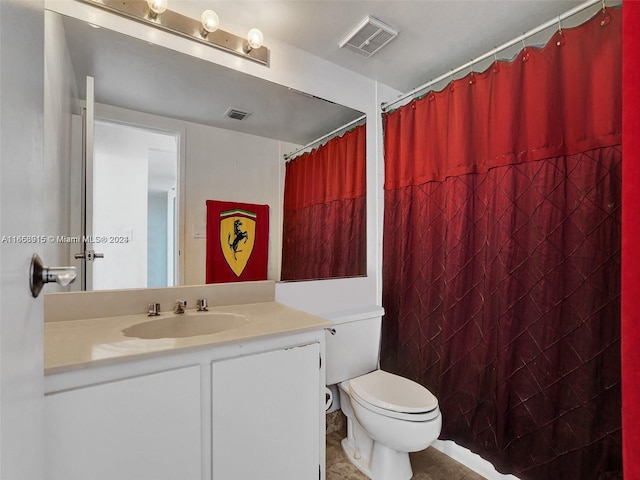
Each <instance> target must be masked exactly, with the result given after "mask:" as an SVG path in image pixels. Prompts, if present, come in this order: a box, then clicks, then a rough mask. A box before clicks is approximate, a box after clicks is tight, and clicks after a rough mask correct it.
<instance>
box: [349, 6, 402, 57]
mask: <svg viewBox="0 0 640 480" xmlns="http://www.w3.org/2000/svg"><path fill="white" fill-rule="evenodd" d="M397 36H398V30H396V29H395V28H393V27H390V26H389V25H387V24H386V23H384V22H382V21H380V20H378V19H377V18H375V17H372V16H368V17H367V18H365V19H364V20H362V21H361V22H360V23H359V24H358V25H357V26H356V27H355V28H354V29H353V30H351V32H349V34H348V35H347V36H346V37H344V39H343V40H342V41H341V42H340V48H348V49H349V50H353V51H354V52H358V53H359V54H360V55H364V56H365V57H370V56H371V55H373V54H374V53H376V52H377V51H378V50H380V49H381V48H382V47H384V46H385V45H386V44H387V43H389V42H390V41H391V40H393V39H394V38H396V37H397Z"/></svg>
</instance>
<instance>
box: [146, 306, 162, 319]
mask: <svg viewBox="0 0 640 480" xmlns="http://www.w3.org/2000/svg"><path fill="white" fill-rule="evenodd" d="M147 313H148V314H149V316H150V317H157V316H158V315H160V304H159V303H150V304H149V308H148V309H147Z"/></svg>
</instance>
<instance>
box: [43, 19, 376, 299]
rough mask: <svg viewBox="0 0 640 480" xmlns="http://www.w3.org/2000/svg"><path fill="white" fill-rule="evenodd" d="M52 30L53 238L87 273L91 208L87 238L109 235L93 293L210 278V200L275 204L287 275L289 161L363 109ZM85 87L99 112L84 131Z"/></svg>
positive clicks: (58, 27)
mask: <svg viewBox="0 0 640 480" xmlns="http://www.w3.org/2000/svg"><path fill="white" fill-rule="evenodd" d="M45 33H46V36H45V39H46V40H45V55H46V63H47V68H46V74H47V79H46V81H45V84H46V87H45V89H46V91H45V116H46V118H45V148H46V149H47V151H48V153H47V156H48V161H51V164H52V165H53V167H51V168H52V175H51V176H52V178H51V182H52V185H50V186H48V190H49V191H50V192H52V197H53V199H52V204H51V206H50V209H51V211H52V215H51V218H53V219H54V220H55V221H53V220H52V221H50V226H49V228H50V229H51V230H52V231H51V232H47V233H50V234H52V235H54V236H55V237H56V239H57V242H56V248H58V249H59V251H60V255H59V257H62V258H63V259H64V256H66V258H68V259H69V262H70V263H71V264H74V265H76V266H77V267H78V268H81V265H82V262H84V260H82V259H76V258H74V257H75V256H77V255H78V254H79V253H82V251H83V246H82V245H81V243H77V242H76V241H74V239H76V238H77V236H78V235H81V233H82V228H81V225H82V218H83V216H86V215H87V214H89V217H90V218H89V219H88V220H87V222H88V224H89V225H90V228H89V229H88V230H87V232H85V233H90V234H91V235H92V236H93V238H94V239H95V238H98V237H99V238H101V240H100V242H98V243H94V244H93V245H92V246H91V247H92V249H93V251H94V252H95V253H101V254H103V255H104V258H97V259H94V260H93V262H92V270H93V272H87V276H89V275H91V276H92V278H91V279H89V280H88V282H87V285H88V289H121V288H144V287H153V286H168V285H194V284H204V283H205V267H206V265H205V257H206V222H207V217H206V202H207V200H222V201H232V202H247V203H254V204H262V205H264V204H266V205H269V210H270V217H269V253H268V255H269V261H268V265H269V266H268V278H269V279H272V280H280V272H281V264H280V262H281V259H282V243H283V240H282V222H283V211H282V210H283V188H284V176H285V162H284V159H283V157H284V155H285V154H288V153H290V152H293V151H295V150H297V149H298V148H300V147H301V146H305V145H307V144H309V143H311V142H314V141H315V140H317V139H319V138H321V137H323V136H324V135H326V134H328V133H330V132H335V135H338V136H340V135H342V134H344V132H346V131H347V130H348V129H350V128H353V126H355V125H357V122H358V121H359V122H360V123H362V122H364V121H366V119H364V115H363V113H362V112H359V111H357V110H354V109H352V108H349V107H346V106H343V105H338V104H336V103H333V102H330V101H326V100H323V99H320V98H317V97H314V96H312V95H309V94H306V93H304V92H300V91H296V90H293V89H290V88H287V87H285V86H282V85H277V84H275V83H272V82H268V81H266V80H263V79H259V78H257V77H254V76H251V75H248V74H243V73H241V72H239V71H236V70H232V69H229V68H226V67H223V66H219V65H216V64H213V63H211V62H208V61H205V60H202V59H199V58H196V57H193V56H189V55H185V54H182V53H179V52H176V51H173V50H170V49H167V48H164V47H161V46H158V45H154V44H151V43H148V42H146V41H142V40H139V39H136V38H133V37H129V36H126V35H123V34H121V33H118V32H114V31H110V30H108V29H105V28H96V27H95V26H93V25H90V24H87V23H85V22H82V21H80V20H77V19H74V18H70V17H66V16H63V15H59V14H57V13H55V12H51V11H47V12H46V17H45ZM87 77H91V78H92V79H93V81H92V87H91V86H89V87H87V85H90V83H87V81H86V78H87ZM87 89H92V90H93V96H94V100H95V107H94V112H93V115H94V117H95V118H94V122H93V124H92V125H93V127H92V129H91V130H90V131H89V132H88V133H87V131H86V130H85V133H84V134H83V119H82V111H83V109H84V108H85V106H86V104H85V99H86V98H87V96H88V95H89V96H90V95H91V92H90V91H87ZM243 116H244V118H243V119H240V118H239V117H243ZM363 119H364V120H363ZM343 126H348V127H346V128H345V129H344V130H342V131H341V128H342V127H343ZM87 135H89V136H92V137H93V140H94V148H93V163H92V166H91V168H90V169H89V170H88V171H87V172H84V171H83V170H84V168H83V164H84V161H85V160H83V159H82V147H81V146H82V143H83V138H84V140H85V141H86V138H87ZM47 145H48V146H47ZM85 173H87V178H86V179H85ZM336 174H337V175H339V174H340V173H339V172H336ZM64 176H68V178H69V180H68V181H67V180H66V179H64V178H61V177H64ZM56 177H58V178H56ZM67 182H68V185H67ZM65 187H67V188H65ZM85 189H86V190H87V194H86V195H87V197H88V201H87V205H86V207H85V206H83V204H82V202H81V199H82V197H83V195H84V193H83V192H84V190H85ZM67 192H68V195H67ZM58 207H59V208H58ZM87 212H88V213H87ZM363 215H364V212H363ZM362 223H363V224H364V222H362ZM364 233H365V232H363V234H364ZM65 236H66V237H68V238H65ZM362 258H363V261H364V262H366V260H365V259H364V258H365V255H362ZM87 263H88V262H87ZM359 271H360V272H362V274H364V273H365V272H366V265H364V264H363V265H361V268H360V269H359ZM301 279H303V278H299V279H296V278H293V279H292V280H301ZM76 288H77V287H76Z"/></svg>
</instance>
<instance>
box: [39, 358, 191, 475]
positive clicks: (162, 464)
mask: <svg viewBox="0 0 640 480" xmlns="http://www.w3.org/2000/svg"><path fill="white" fill-rule="evenodd" d="M201 429H202V425H201V408H200V367H199V366H193V367H187V368H181V369H178V370H172V371H168V372H161V373H155V374H151V375H145V376H141V377H136V378H131V379H127V380H119V381H115V382H110V383H105V384H102V385H96V386H91V387H86V388H80V389H77V390H70V391H66V392H61V393H56V394H50V395H47V396H46V397H45V468H46V470H45V471H46V475H45V477H46V478H47V479H48V480H89V479H91V480H177V479H180V480H201V478H202V474H201V472H202V466H201V442H202V433H201Z"/></svg>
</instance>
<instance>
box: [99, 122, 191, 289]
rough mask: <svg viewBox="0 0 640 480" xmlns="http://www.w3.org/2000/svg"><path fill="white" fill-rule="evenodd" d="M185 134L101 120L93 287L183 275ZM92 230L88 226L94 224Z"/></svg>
mask: <svg viewBox="0 0 640 480" xmlns="http://www.w3.org/2000/svg"><path fill="white" fill-rule="evenodd" d="M178 142H179V134H177V133H167V132H160V131H157V130H152V129H148V128H144V127H141V126H133V125H127V124H123V123H114V122H109V121H104V120H96V121H95V124H94V151H93V188H92V189H87V190H88V191H91V190H92V191H93V199H92V200H93V201H92V209H91V211H88V212H87V215H88V216H87V224H88V225H91V226H92V228H91V236H92V238H93V240H94V242H93V245H94V249H95V251H96V252H100V253H102V254H104V258H101V259H96V260H94V262H93V269H92V270H93V272H92V278H91V287H92V289H93V290H111V289H121V288H144V287H166V286H173V285H175V284H176V283H177V282H176V271H177V268H176V265H177V259H176V249H175V245H176V244H177V238H176V236H177V225H178V219H177V208H176V193H177V192H176V190H177V188H178V187H177V179H178V175H177V172H178ZM87 230H88V231H89V229H87Z"/></svg>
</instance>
